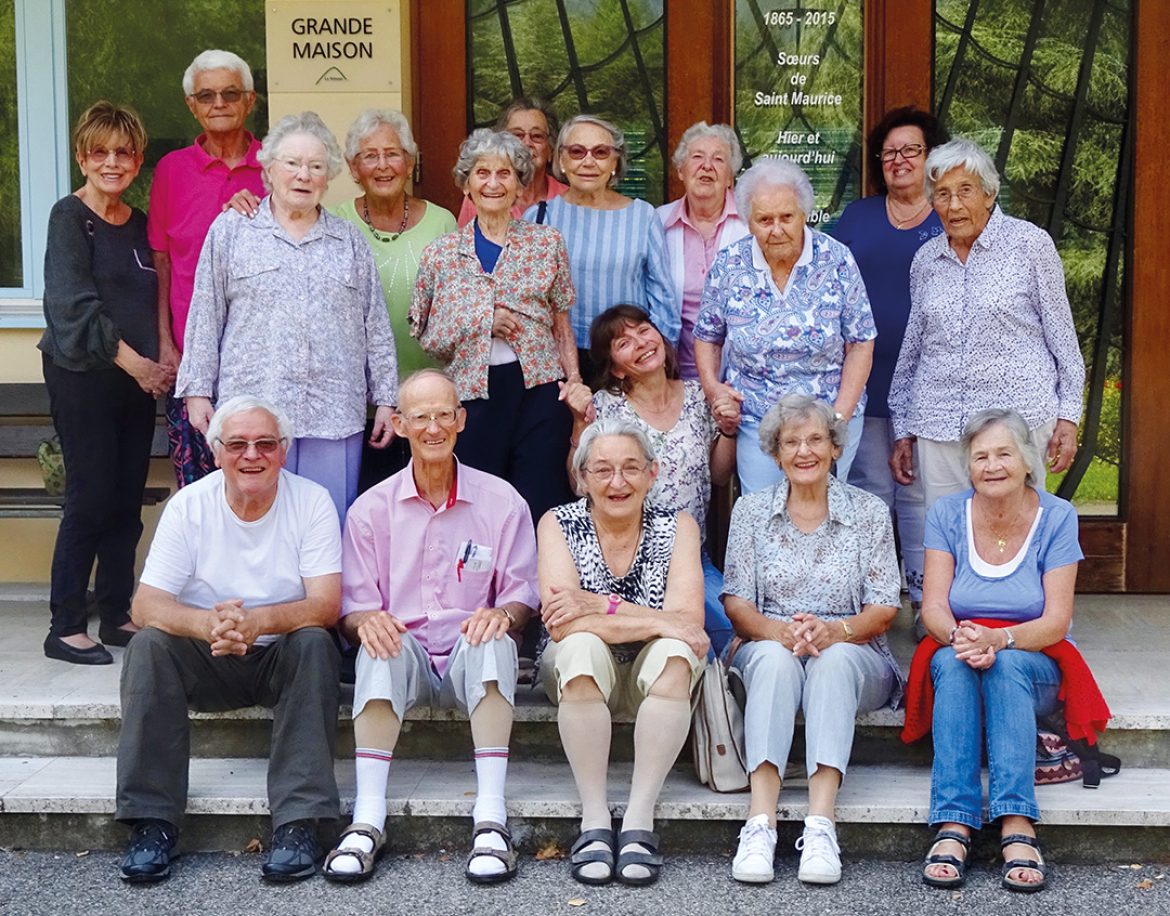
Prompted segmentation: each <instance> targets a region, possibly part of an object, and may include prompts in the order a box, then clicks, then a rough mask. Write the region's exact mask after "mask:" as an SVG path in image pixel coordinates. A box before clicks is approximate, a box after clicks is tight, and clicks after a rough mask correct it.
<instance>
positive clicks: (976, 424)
mask: <svg viewBox="0 0 1170 916" xmlns="http://www.w3.org/2000/svg"><path fill="white" fill-rule="evenodd" d="M992 426H1002V427H1003V428H1004V429H1006V430H1007V431H1008V432H1009V433H1011V436H1012V439H1014V440H1015V443H1016V448H1017V449H1018V450H1019V452H1020V458H1021V459H1023V462H1024V467H1026V468H1027V469H1028V472H1027V474H1026V475H1025V477H1024V480H1025V481H1026V482H1027V483H1028V484H1030V485H1031V486H1033V487H1037V488H1039V489H1041V490H1043V489H1044V481H1042V480H1040V481H1038V480H1036V475H1035V474H1033V473H1032V468H1034V467H1036V465H1037V464H1039V463H1040V448H1039V446H1038V445H1037V444H1036V437H1035V436H1034V435H1032V430H1030V429H1028V424H1027V422H1026V421H1025V420H1024V418H1023V417H1021V416H1020V415H1019V414H1018V413H1016V412H1015V411H1014V410H1008V409H1007V408H1004V407H989V408H987V409H986V410H981V411H979V412H978V413H975V414H972V416H971V419H970V420H968V421H967V425H966V426H964V427H963V435H962V436H961V437H960V438H959V448H961V449H962V450H963V457H964V458H965V459H966V461H967V465H968V468H969V467H970V465H971V443H973V442H974V441H975V439H976V438H977V437H978V436H979V434H980V433H983V432H986V431H987V429H989V428H990V427H992Z"/></svg>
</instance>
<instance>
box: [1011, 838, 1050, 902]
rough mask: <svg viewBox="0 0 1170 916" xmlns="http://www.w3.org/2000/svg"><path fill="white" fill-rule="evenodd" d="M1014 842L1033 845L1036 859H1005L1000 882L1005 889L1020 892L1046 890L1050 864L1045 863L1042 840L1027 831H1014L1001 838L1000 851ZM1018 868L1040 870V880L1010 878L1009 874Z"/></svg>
mask: <svg viewBox="0 0 1170 916" xmlns="http://www.w3.org/2000/svg"><path fill="white" fill-rule="evenodd" d="M1013 843H1019V844H1020V845H1022V846H1031V847H1032V848H1033V849H1035V850H1036V859H1035V860H1032V859H1004V862H1003V868H1002V869H1001V871H1000V875H1002V880H1001V881H1000V884H1002V885H1003V887H1004V888H1005V889H1007V890H1009V891H1016V892H1017V893H1020V894H1034V893H1036V891H1042V890H1044V888H1045V886H1047V884H1048V865H1047V864H1046V863H1045V861H1044V856H1043V854H1042V853H1041V852H1040V841H1039V840H1037V839H1036V837H1034V836H1029V835H1028V834H1026V833H1012V834H1009V835H1008V836H1005V837H1001V838H1000V840H999V848H1000V851H1003V850H1004V849H1006V848H1007V847H1008V846H1011V845H1012V844H1013ZM1017 868H1029V869H1031V870H1032V871H1035V872H1039V873H1040V880H1039V881H1019V880H1013V879H1011V878H1009V877H1008V876H1009V875H1010V874H1011V873H1012V872H1013V871H1014V870H1015V869H1017Z"/></svg>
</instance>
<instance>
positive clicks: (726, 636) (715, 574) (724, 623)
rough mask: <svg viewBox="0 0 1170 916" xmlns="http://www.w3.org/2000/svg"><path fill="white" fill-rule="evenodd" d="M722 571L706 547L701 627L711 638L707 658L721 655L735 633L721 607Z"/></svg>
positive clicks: (704, 551)
mask: <svg viewBox="0 0 1170 916" xmlns="http://www.w3.org/2000/svg"><path fill="white" fill-rule="evenodd" d="M722 594H723V573H721V572H720V571H719V570H718V569H716V568H715V564H714V563H712V562H711V557H710V556H708V554H707V551H706V548H704V550H703V606H704V611H705V614H704V619H703V629H704V630H706V631H707V635H708V636H709V637H710V638H711V650H710V651H709V652H708V653H707V658H716V657H720V658H721V657H722V656H723V650H724V648H725V647H726V646H727V644H728V643H729V642H731V637H732V636H734V635H735V633H734V631H733V630H732V629H731V621H730V620H728V619H727V611H725V610H724V609H723V599H722V598H721V597H720V595H722Z"/></svg>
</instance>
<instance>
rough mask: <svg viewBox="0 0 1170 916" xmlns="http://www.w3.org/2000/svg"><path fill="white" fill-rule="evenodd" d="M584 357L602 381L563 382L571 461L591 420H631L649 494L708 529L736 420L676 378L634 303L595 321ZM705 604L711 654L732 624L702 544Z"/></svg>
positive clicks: (730, 467) (662, 345) (671, 353)
mask: <svg viewBox="0 0 1170 916" xmlns="http://www.w3.org/2000/svg"><path fill="white" fill-rule="evenodd" d="M589 337H590V344H591V346H590V351H589V352H590V357H591V359H592V362H593V365H595V366H596V367H597V368H598V372H599V375H598V380H599V383H600V385H601V388H600V390H599V391H598V392H597V393H596V394H591V392H590V391H589V388H588V387H587V386H586V385H581V384H574V385H567V386H566V401H567V402H568V404H569V408H570V409H571V410H572V411H573V438H572V439H571V440H570V442H569V446H570V453H569V461H570V463H571V462H572V461H573V455H574V454H575V453H576V450H577V443H578V442H579V441H580V438H581V433H582V432H584V430H585V428H586V427H587V426H589V424H590V423H592V422H593V419H594V417H596V418H597V419H601V420H604V419H607V418H610V417H613V418H615V419H621V420H625V421H627V422H632V423H633V424H635V425H636V426H638V427H640V428H641V429H642V430H643V432H645V433H646V435H647V436H649V438H650V441H651V442H652V443H653V445H654V451H655V453H656V454H657V455H658V464H659V467H660V468H661V469H662V472H661V473H660V474H659V475H658V477H657V478H655V481H654V488H653V489H652V490H651V491H650V500H651V502H653V503H654V505H656V506H658V507H659V508H662V509H673V510H674V511H676V512H688V513H690V515H691V517H692V518H693V519H694V520H695V521H696V522H697V523H698V525H699V537H700V539H701V540H702V539H704V537H705V535H706V533H707V506H708V504H709V503H710V501H711V483H712V481H713V482H714V483H716V484H719V485H720V486H723V485H724V484H726V483H727V482H728V480H730V479H731V474H732V472H733V471H734V470H735V430H736V427H737V426H738V422H737V420H735V419H734V418H724V419H722V420H720V421H719V423H718V424H716V423H715V419H714V417H713V416H712V415H711V409H710V408H709V407H708V406H707V402H706V401H705V400H703V389H702V386H700V385H699V383H698V381H697V380H695V379H689V380H686V381H684V380H683V379H681V378H679V366H678V356H677V355H676V353H675V349H674V347H672V346H671V345H670V343H669V342H668V341H667V340H666V339H665V338H663V336H662V333H661V332H660V331H659V330H658V328H657V326H656V325H655V324H654V323H653V322H652V321H651V320H650V316H649V314H647V313H646V311H645V310H644V309H641V308H639V307H638V306H636V305H615V306H613V307H612V308H608V309H606V310H605V311H604V312H602V313H601V314H600V315H598V316H597V319H596V320H595V321H594V322H593V327H592V328H591V329H590V332H589ZM702 558H703V585H704V589H703V591H704V595H705V603H706V614H705V620H704V624H703V626H704V628H705V629H706V631H707V635H708V636H709V637H710V639H711V648H712V649H714V650H715V652H716V653H720V652H722V651H723V647H724V646H726V645H727V643H728V641H729V640H730V639H731V624H730V623H729V622H728V620H727V614H726V613H724V610H723V603H722V602H721V601H720V600H719V596H720V593H721V592H722V591H723V574H722V573H720V572H719V570H718V569H716V568H715V564H714V563H712V562H711V558H710V557H709V556H708V555H707V551H706V550H703V553H702Z"/></svg>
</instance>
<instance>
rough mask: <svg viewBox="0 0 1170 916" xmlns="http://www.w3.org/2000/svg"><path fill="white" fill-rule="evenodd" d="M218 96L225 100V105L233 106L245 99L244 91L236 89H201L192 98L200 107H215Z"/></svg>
mask: <svg viewBox="0 0 1170 916" xmlns="http://www.w3.org/2000/svg"><path fill="white" fill-rule="evenodd" d="M216 96H219V98H221V99H223V101H224V104H225V105H232V104H234V103H236V102H238V101H239V100H240V99H242V98H243V97H244V90H243V89H236V88H234V87H233V88H231V89H201V90H199V91H198V92H196V93H194V94H193V95H192V96H191V98H193V99H194V100H195V101H196V102H198V103H199V104H200V105H213V104H215V98H216Z"/></svg>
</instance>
